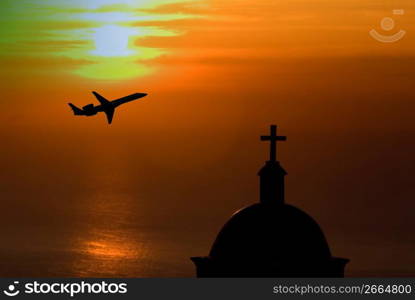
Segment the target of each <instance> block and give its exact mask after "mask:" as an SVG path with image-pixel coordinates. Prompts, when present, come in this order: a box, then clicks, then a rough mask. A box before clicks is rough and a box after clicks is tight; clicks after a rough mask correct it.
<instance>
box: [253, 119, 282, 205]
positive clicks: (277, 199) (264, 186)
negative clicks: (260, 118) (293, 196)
mask: <svg viewBox="0 0 415 300" xmlns="http://www.w3.org/2000/svg"><path fill="white" fill-rule="evenodd" d="M286 140H287V137H285V136H278V135H277V126H276V125H271V133H270V135H265V136H261V141H269V142H270V157H269V160H268V161H266V162H265V165H264V166H263V167H262V168H261V170H259V172H258V175H259V185H260V187H259V200H260V202H261V203H270V204H284V177H285V175H287V172H286V171H285V170H284V168H283V167H282V166H281V165H280V162H279V161H278V160H277V142H279V141H286Z"/></svg>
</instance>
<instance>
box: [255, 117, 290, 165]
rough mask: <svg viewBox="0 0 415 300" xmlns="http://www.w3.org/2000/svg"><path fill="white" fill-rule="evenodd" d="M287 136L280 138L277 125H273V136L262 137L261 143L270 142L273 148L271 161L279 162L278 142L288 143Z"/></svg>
mask: <svg viewBox="0 0 415 300" xmlns="http://www.w3.org/2000/svg"><path fill="white" fill-rule="evenodd" d="M286 140H287V137H286V136H278V135H277V125H271V134H270V135H263V136H261V141H270V142H271V147H270V150H271V152H270V155H269V160H270V161H277V142H278V141H286Z"/></svg>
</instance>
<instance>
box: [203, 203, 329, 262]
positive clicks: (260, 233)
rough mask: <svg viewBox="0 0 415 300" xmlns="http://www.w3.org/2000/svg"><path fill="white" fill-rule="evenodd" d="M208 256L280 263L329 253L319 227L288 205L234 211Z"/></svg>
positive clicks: (266, 205)
mask: <svg viewBox="0 0 415 300" xmlns="http://www.w3.org/2000/svg"><path fill="white" fill-rule="evenodd" d="M209 256H210V257H212V258H214V259H220V260H225V259H226V260H233V259H241V258H245V257H248V256H251V257H253V259H254V260H257V262H261V260H263V259H266V260H267V262H271V261H270V260H272V263H274V264H281V263H283V262H284V261H285V260H286V259H288V258H295V259H297V260H298V259H305V260H307V259H316V260H321V259H328V258H330V257H331V254H330V249H329V246H328V244H327V241H326V238H325V237H324V234H323V232H322V231H321V229H320V226H319V225H318V224H317V223H316V222H315V221H314V220H313V219H312V218H311V217H310V216H309V215H307V214H306V213H305V212H303V211H301V210H300V209H298V208H296V207H294V206H291V205H287V204H283V205H271V204H263V203H256V204H253V205H251V206H248V207H246V208H243V209H241V210H239V211H237V212H236V213H235V214H234V215H233V216H232V217H231V219H230V220H229V221H228V222H227V223H226V224H225V225H224V226H223V228H222V230H221V231H220V232H219V234H218V236H217V238H216V240H215V242H214V244H213V246H212V249H211V251H210V254H209Z"/></svg>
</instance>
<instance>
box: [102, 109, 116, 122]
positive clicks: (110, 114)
mask: <svg viewBox="0 0 415 300" xmlns="http://www.w3.org/2000/svg"><path fill="white" fill-rule="evenodd" d="M104 113H105V114H106V115H107V120H108V124H111V122H112V117H113V116H114V108H110V109H106V110H104Z"/></svg>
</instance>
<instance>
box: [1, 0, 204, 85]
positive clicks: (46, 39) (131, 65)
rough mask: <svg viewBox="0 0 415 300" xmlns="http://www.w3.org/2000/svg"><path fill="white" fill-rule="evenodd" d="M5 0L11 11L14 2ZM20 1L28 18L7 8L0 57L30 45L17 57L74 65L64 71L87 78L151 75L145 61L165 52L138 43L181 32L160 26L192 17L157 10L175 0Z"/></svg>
mask: <svg viewBox="0 0 415 300" xmlns="http://www.w3.org/2000/svg"><path fill="white" fill-rule="evenodd" d="M5 1H8V2H10V4H8V5H9V7H11V8H13V5H14V4H13V3H14V2H11V1H10V0H5ZM22 1H25V2H26V5H27V6H28V7H30V8H31V10H32V12H33V13H32V15H30V18H29V16H27V15H26V12H24V11H21V10H13V9H10V15H9V16H8V18H10V20H11V21H10V23H11V24H13V26H14V27H13V28H11V29H10V30H13V31H12V33H13V34H11V33H10V30H8V31H4V32H1V33H2V34H3V33H4V37H2V36H1V35H0V43H1V42H7V45H6V46H7V47H5V48H4V49H3V51H2V53H5V54H8V53H17V51H18V52H22V51H23V50H22V47H20V45H21V44H31V45H32V48H31V49H30V52H29V51H28V52H27V53H23V54H25V55H27V56H31V55H44V56H48V57H51V56H52V57H53V56H58V57H67V58H69V59H73V60H74V61H79V62H81V63H80V64H78V66H77V67H75V68H71V69H70V70H68V71H69V72H72V73H73V74H76V75H79V76H82V77H87V78H92V79H108V80H117V79H127V78H134V77H139V76H145V75H148V74H151V73H152V72H154V70H156V68H154V67H151V66H149V65H150V64H149V60H151V59H154V58H157V57H158V56H160V55H162V54H166V53H168V52H169V50H168V49H159V48H157V47H149V46H140V40H142V39H144V38H149V37H169V36H170V37H171V36H178V35H181V34H184V32H180V31H178V30H175V29H174V28H169V27H168V26H167V25H166V26H164V22H168V21H171V20H180V19H187V18H196V17H198V16H194V15H190V14H184V13H175V12H171V11H168V10H167V11H166V12H163V10H162V9H161V10H160V7H161V8H162V7H163V5H165V4H174V3H179V2H180V3H181V1H180V0H154V1H149V0H141V1H140V0H99V1H98V0H95V1H70V0H56V1H55V0H54V1H49V0H47V1H43V2H38V1H31V0H22ZM156 8H157V9H156ZM24 19H26V20H32V21H36V22H33V24H32V25H33V28H31V26H30V24H31V22H32V21H25V22H23V21H21V20H24ZM144 22H146V23H144ZM148 22H152V23H153V24H152V25H149V23H148ZM6 34H7V36H6ZM6 39H7V40H6ZM35 45H38V47H35ZM55 71H56V70H55Z"/></svg>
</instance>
